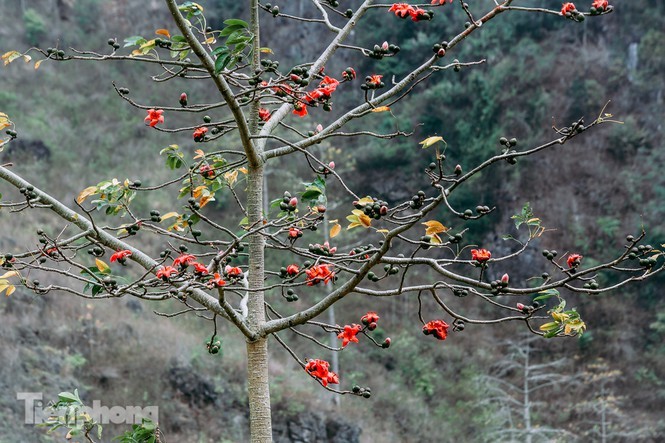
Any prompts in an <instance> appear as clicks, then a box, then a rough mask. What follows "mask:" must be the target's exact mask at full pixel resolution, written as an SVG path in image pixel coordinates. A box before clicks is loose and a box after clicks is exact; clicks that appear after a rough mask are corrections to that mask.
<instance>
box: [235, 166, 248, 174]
mask: <svg viewBox="0 0 665 443" xmlns="http://www.w3.org/2000/svg"><path fill="white" fill-rule="evenodd" d="M238 171H240V172H242V173H243V174H245V175H247V173H248V172H249V171H247V168H246V167H244V166H243V167H242V168H238Z"/></svg>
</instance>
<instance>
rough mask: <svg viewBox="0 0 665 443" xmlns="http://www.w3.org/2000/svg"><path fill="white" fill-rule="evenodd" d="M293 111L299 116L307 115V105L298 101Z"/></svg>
mask: <svg viewBox="0 0 665 443" xmlns="http://www.w3.org/2000/svg"><path fill="white" fill-rule="evenodd" d="M293 113H294V114H295V115H297V116H298V117H304V116H306V115H307V106H306V105H304V104H302V103H296V104H295V107H294V108H293Z"/></svg>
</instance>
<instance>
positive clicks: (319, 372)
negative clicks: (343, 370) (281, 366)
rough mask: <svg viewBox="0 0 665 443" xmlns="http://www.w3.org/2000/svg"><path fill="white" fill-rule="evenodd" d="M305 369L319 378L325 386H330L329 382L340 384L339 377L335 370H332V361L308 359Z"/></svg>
mask: <svg viewBox="0 0 665 443" xmlns="http://www.w3.org/2000/svg"><path fill="white" fill-rule="evenodd" d="M305 371H307V373H308V374H309V375H311V376H313V377H314V378H317V379H319V380H320V381H321V384H322V385H323V386H328V383H330V384H333V385H337V384H339V377H338V376H337V374H335V373H334V372H330V363H328V362H327V361H325V360H318V359H317V360H308V361H307V364H306V365H305Z"/></svg>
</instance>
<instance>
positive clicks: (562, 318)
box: [552, 312, 570, 323]
mask: <svg viewBox="0 0 665 443" xmlns="http://www.w3.org/2000/svg"><path fill="white" fill-rule="evenodd" d="M552 318H553V319H554V320H556V321H558V322H560V323H561V322H565V321H566V320H568V319H569V318H570V315H568V314H565V313H563V312H552Z"/></svg>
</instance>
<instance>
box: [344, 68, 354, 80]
mask: <svg viewBox="0 0 665 443" xmlns="http://www.w3.org/2000/svg"><path fill="white" fill-rule="evenodd" d="M342 78H343V79H344V80H349V81H350V80H355V79H356V70H355V69H353V68H346V69H345V70H344V71H343V72H342Z"/></svg>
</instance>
